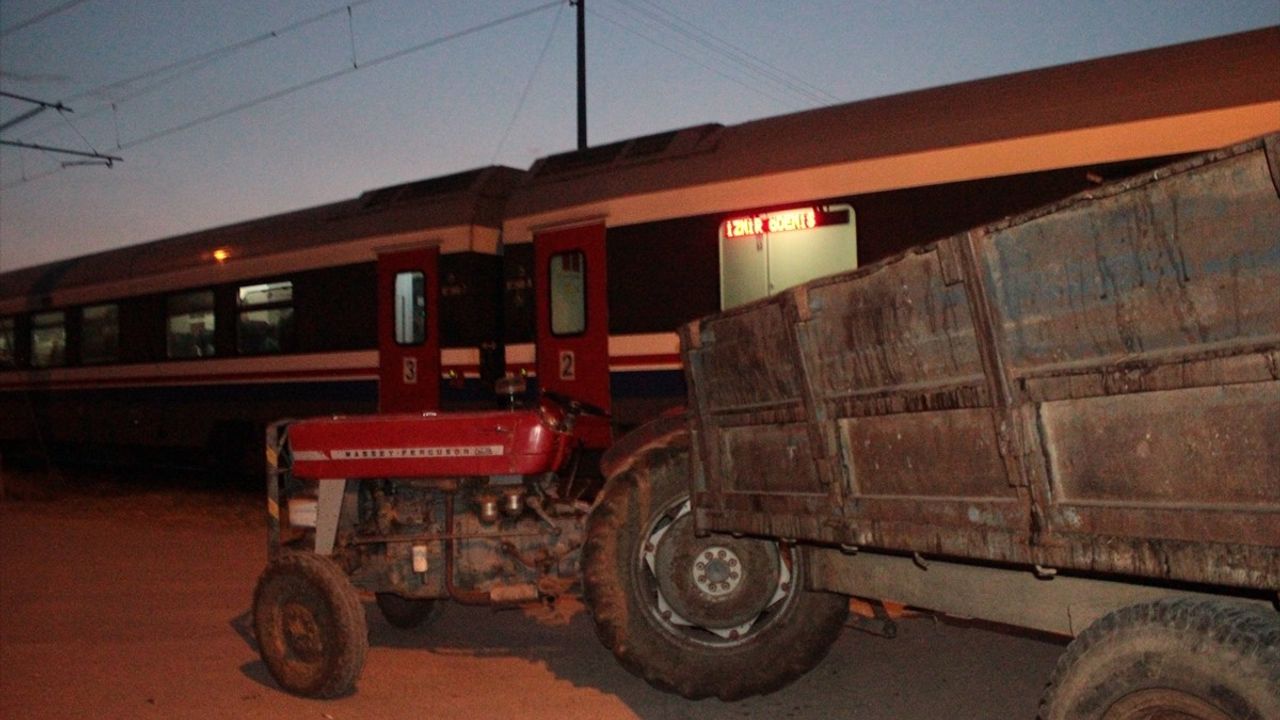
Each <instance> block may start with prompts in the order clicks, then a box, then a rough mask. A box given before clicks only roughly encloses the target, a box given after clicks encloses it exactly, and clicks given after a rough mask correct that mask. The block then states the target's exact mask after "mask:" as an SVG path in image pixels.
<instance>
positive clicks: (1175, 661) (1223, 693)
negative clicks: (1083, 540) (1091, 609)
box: [1040, 598, 1280, 720]
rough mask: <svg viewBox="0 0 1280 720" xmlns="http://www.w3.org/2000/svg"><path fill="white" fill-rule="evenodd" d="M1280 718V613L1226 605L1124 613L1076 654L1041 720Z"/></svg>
mask: <svg viewBox="0 0 1280 720" xmlns="http://www.w3.org/2000/svg"><path fill="white" fill-rule="evenodd" d="M1166 715H1167V716H1169V717H1179V718H1188V719H1189V720H1190V719H1194V720H1270V719H1271V718H1280V614H1277V613H1276V612H1275V611H1273V610H1270V609H1268V608H1265V607H1260V606H1250V605H1244V604H1241V603H1233V602H1230V601H1220V600H1200V599H1187V598H1179V599H1169V600H1161V601H1158V602H1153V603H1147V604H1143V605H1133V606H1130V607H1126V608H1122V609H1120V610H1117V611H1115V612H1113V613H1111V614H1109V615H1107V616H1105V617H1103V618H1102V619H1100V620H1098V621H1097V622H1095V623H1094V624H1093V625H1090V626H1089V627H1088V628H1087V629H1086V630H1085V631H1084V632H1083V633H1081V634H1080V636H1079V637H1077V638H1076V639H1075V640H1074V641H1073V642H1072V643H1071V645H1070V646H1069V647H1068V648H1067V651H1066V653H1064V654H1063V656H1062V657H1061V658H1060V659H1059V660H1058V665H1057V668H1056V669H1055V670H1054V672H1053V677H1052V679H1051V680H1050V682H1049V685H1048V688H1047V689H1046V691H1045V694H1044V698H1043V699H1042V700H1041V703H1040V718H1041V719H1042V720H1086V719H1087V720H1138V719H1140V718H1148V717H1166Z"/></svg>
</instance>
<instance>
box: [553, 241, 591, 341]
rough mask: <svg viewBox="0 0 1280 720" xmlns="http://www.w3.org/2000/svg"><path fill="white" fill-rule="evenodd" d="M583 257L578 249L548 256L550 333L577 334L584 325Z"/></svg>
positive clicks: (585, 323)
mask: <svg viewBox="0 0 1280 720" xmlns="http://www.w3.org/2000/svg"><path fill="white" fill-rule="evenodd" d="M586 279H587V258H586V255H584V254H583V252H582V251H581V250H570V251H568V252H562V253H556V254H555V255H552V256H551V267H550V272H549V273H548V274H547V280H548V282H547V284H548V285H549V286H550V292H551V334H552V335H580V334H582V333H583V332H585V331H586V329H587V282H586Z"/></svg>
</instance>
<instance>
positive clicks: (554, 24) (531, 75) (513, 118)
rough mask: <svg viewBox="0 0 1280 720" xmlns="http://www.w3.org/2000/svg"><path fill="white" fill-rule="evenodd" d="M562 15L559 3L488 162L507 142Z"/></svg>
mask: <svg viewBox="0 0 1280 720" xmlns="http://www.w3.org/2000/svg"><path fill="white" fill-rule="evenodd" d="M562 15H564V4H561V5H560V9H559V10H556V19H555V20H553V21H552V22H551V32H549V33H547V41H546V42H545V43H543V44H542V52H540V53H538V61H537V62H536V63H534V64H533V72H531V73H529V80H528V81H527V82H526V83H525V84H524V90H523V91H521V92H520V100H519V101H518V102H517V103H516V110H515V112H513V113H511V120H510V121H509V122H508V123H507V127H506V129H505V130H503V131H502V139H500V140H498V146H497V148H495V149H494V151H493V157H492V158H491V159H490V160H489V164H490V165H492V164H493V163H495V162H497V161H498V155H499V154H500V153H501V152H502V146H503V145H506V144H507V136H508V135H510V134H511V128H513V127H515V124H516V118H518V117H520V111H521V110H523V109H524V102H525V100H526V99H527V98H528V97H529V89H530V88H532V87H533V81H534V79H535V78H537V77H538V71H539V70H540V69H542V61H543V60H544V59H545V58H546V57H547V50H548V49H549V48H550V47H551V41H552V40H554V39H555V36H556V28H558V27H560V17H561V16H562Z"/></svg>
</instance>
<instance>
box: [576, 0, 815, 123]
mask: <svg viewBox="0 0 1280 720" xmlns="http://www.w3.org/2000/svg"><path fill="white" fill-rule="evenodd" d="M588 12H590V13H591V14H592V15H593V16H595V17H597V18H599V19H601V20H604V21H605V22H607V23H609V24H611V25H613V26H615V27H618V28H621V29H622V30H625V31H626V32H629V33H631V34H632V35H635V36H636V37H639V38H640V39H642V40H645V41H646V42H649V43H650V44H653V45H655V46H657V47H660V48H662V49H663V50H666V51H667V52H670V53H674V54H676V55H679V56H681V57H683V58H684V59H686V60H688V61H689V62H691V63H693V64H695V65H697V66H698V67H701V68H703V69H705V70H708V71H710V72H713V73H715V74H716V75H719V76H720V77H722V78H724V79H726V80H728V81H729V82H732V83H736V84H738V85H741V86H743V87H745V88H748V89H750V90H752V91H754V92H756V93H758V94H761V95H766V96H768V97H769V98H771V99H773V100H775V101H777V102H778V103H780V104H782V105H785V106H792V105H793V101H789V100H787V99H786V98H783V97H780V96H778V95H775V94H774V93H772V92H770V91H768V90H766V89H764V88H762V87H760V86H759V85H758V84H755V85H753V84H751V83H749V82H747V81H746V80H743V79H741V78H739V77H735V76H733V75H730V74H728V73H726V72H724V71H722V70H720V69H718V68H715V67H712V66H711V65H708V64H707V63H705V62H703V61H701V60H699V59H698V58H696V57H694V56H692V55H690V54H689V53H687V52H685V51H683V50H680V49H678V48H675V47H672V46H671V45H668V44H666V43H664V42H662V41H661V40H657V39H655V38H653V37H651V36H649V35H646V34H645V33H643V32H641V31H639V30H637V29H635V28H633V27H631V26H629V25H627V24H626V23H623V22H621V21H619V20H615V19H613V18H611V17H609V16H608V15H605V14H604V13H601V12H600V11H599V9H597V8H594V7H593V8H591V9H589V10H588Z"/></svg>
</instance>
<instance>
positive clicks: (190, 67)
mask: <svg viewBox="0 0 1280 720" xmlns="http://www.w3.org/2000/svg"><path fill="white" fill-rule="evenodd" d="M371 2H376V0H352V1H351V2H348V3H345V4H343V5H341V6H339V7H336V8H333V9H331V10H326V11H324V12H322V13H318V14H316V15H311V16H309V17H305V18H303V19H301V20H297V21H295V22H292V23H289V24H288V25H284V26H282V27H278V28H275V29H273V30H268V31H266V32H263V33H258V34H257V35H254V36H252V37H248V38H245V39H243V40H237V41H236V42H233V43H231V44H229V45H224V46H222V47H219V48H214V49H213V50H207V51H205V52H202V53H199V54H197V55H192V56H190V57H186V58H182V59H180V60H175V61H173V62H171V63H168V64H165V65H162V66H160V67H157V68H152V69H150V70H144V71H142V72H140V73H137V74H135V75H131V76H130V77H127V78H124V79H121V80H113V81H112V82H109V83H105V84H102V85H98V86H97V87H93V88H89V89H88V90H82V91H80V92H78V93H76V94H74V95H71V96H69V97H67V98H64V99H63V102H64V103H69V102H74V101H76V100H79V99H81V98H86V97H91V96H98V95H101V94H103V93H106V92H107V91H109V90H113V89H116V88H122V87H126V86H129V85H132V84H134V83H136V82H140V81H142V80H146V79H148V78H153V77H156V76H163V77H161V79H160V80H158V81H156V82H154V83H151V84H149V85H146V86H144V87H142V88H138V89H135V90H134V91H132V92H130V93H128V94H126V95H124V96H122V97H117V98H111V103H108V104H107V105H105V106H103V107H99V108H97V109H95V110H91V111H89V112H87V113H83V112H82V113H79V115H80V117H81V118H83V119H88V118H92V117H95V116H97V115H101V114H102V113H104V112H106V111H107V110H110V109H112V107H111V105H112V104H115V105H119V104H120V103H122V102H126V101H129V100H135V99H137V98H139V97H142V96H144V95H147V94H149V93H151V92H153V91H155V90H157V89H159V88H161V87H164V86H165V85H168V84H169V83H172V82H173V81H175V80H178V79H179V78H182V77H184V76H186V75H190V74H192V73H194V72H197V71H199V70H201V69H202V68H205V67H208V66H209V65H210V64H212V63H214V62H216V61H218V60H221V59H223V58H225V57H228V56H230V55H233V54H235V53H237V52H240V51H241V50H245V49H247V48H250V47H253V46H254V45H259V44H261V43H264V42H267V41H268V40H275V39H278V38H279V37H280V36H282V35H286V34H288V33H291V32H294V31H296V30H301V29H302V28H304V27H307V26H309V25H314V24H315V23H318V22H320V21H322V20H327V19H328V18H330V17H332V16H334V15H337V14H339V13H344V12H346V13H349V12H350V9H351V8H356V7H360V6H361V5H367V4H369V3H371ZM352 42H353V52H354V40H353V41H352ZM54 127H56V125H48V126H45V127H43V128H40V129H38V130H34V131H32V132H31V133H28V134H27V135H25V136H24V137H25V138H31V137H35V136H37V135H41V134H43V133H45V132H48V131H49V130H52V129H53V128H54Z"/></svg>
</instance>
